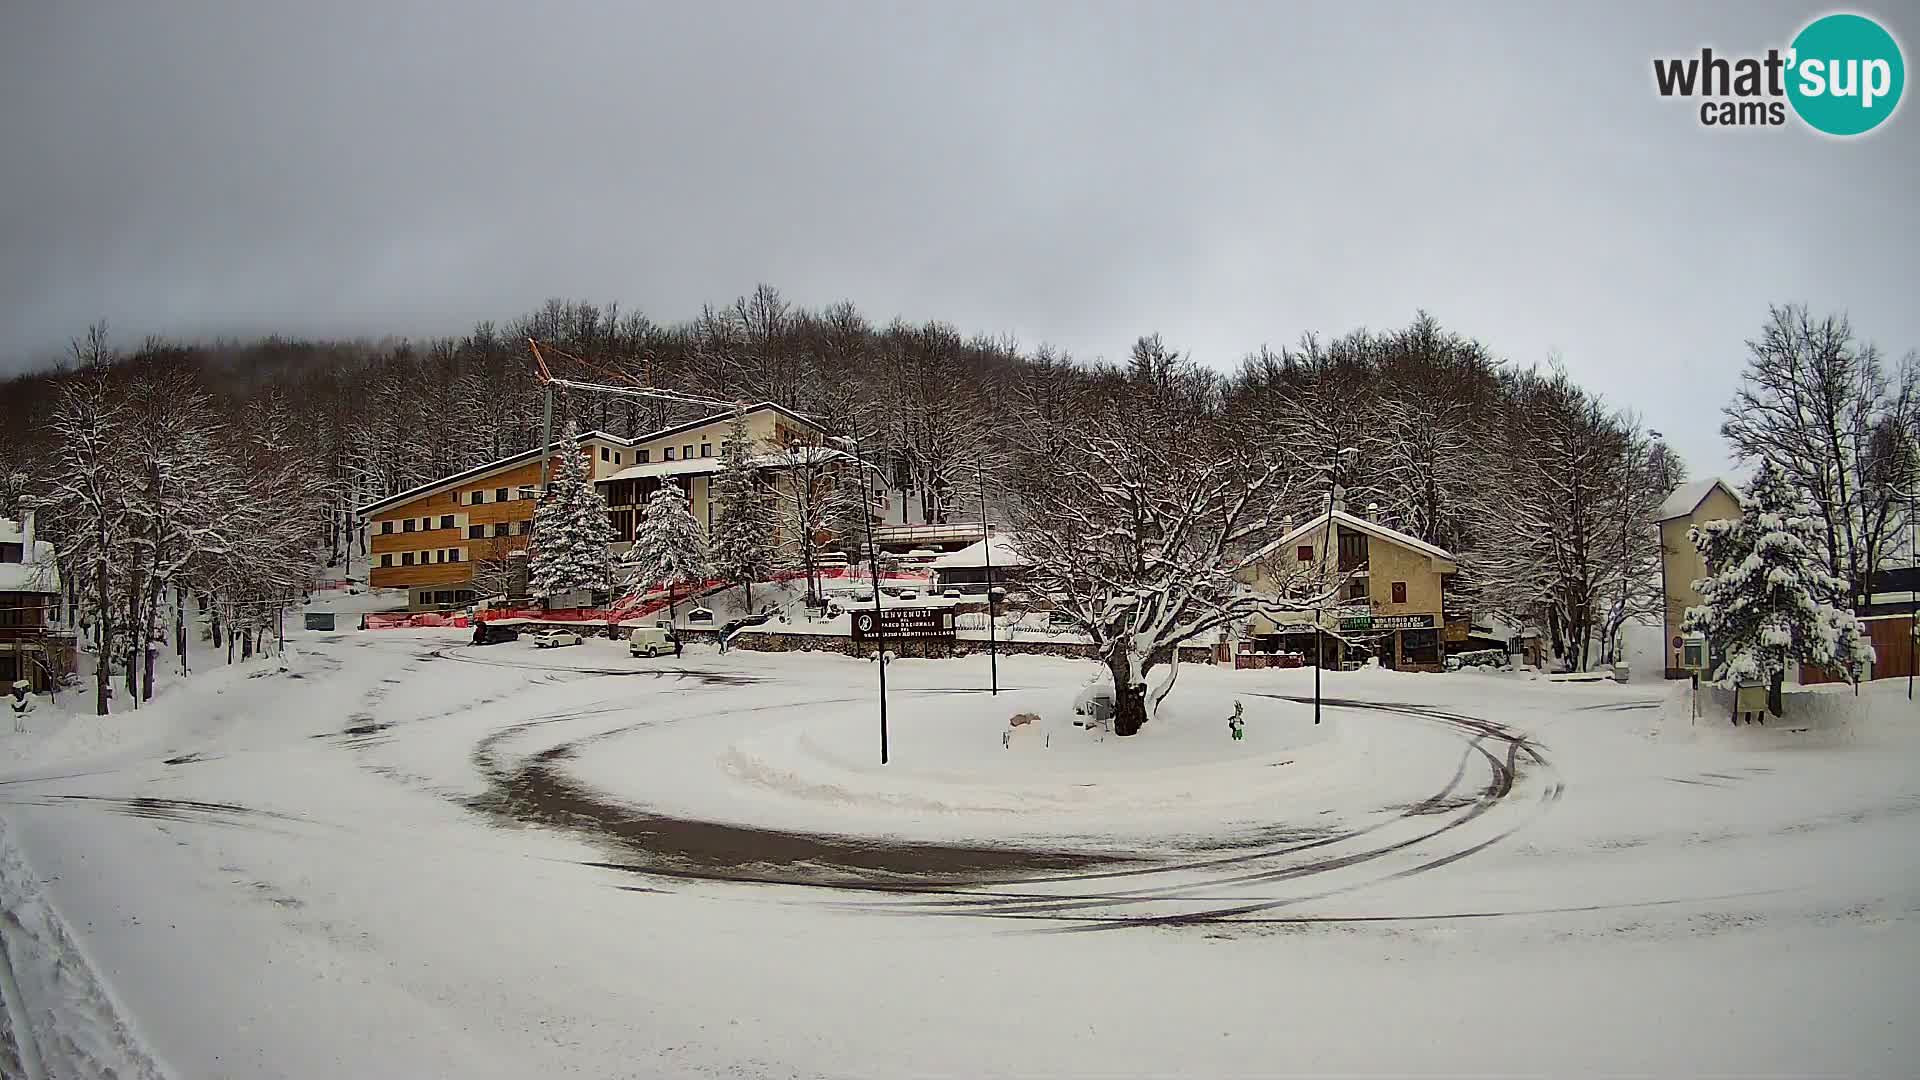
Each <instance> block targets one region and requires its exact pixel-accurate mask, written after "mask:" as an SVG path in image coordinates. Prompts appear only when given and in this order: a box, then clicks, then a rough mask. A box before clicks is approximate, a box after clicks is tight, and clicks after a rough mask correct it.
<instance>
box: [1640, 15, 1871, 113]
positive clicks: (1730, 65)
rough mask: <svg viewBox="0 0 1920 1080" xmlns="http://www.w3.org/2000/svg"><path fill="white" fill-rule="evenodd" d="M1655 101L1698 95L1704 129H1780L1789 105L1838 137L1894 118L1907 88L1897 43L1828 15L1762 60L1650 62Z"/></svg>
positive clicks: (1864, 23)
mask: <svg viewBox="0 0 1920 1080" xmlns="http://www.w3.org/2000/svg"><path fill="white" fill-rule="evenodd" d="M1653 82H1654V86H1655V87H1657V88H1658V89H1659V91H1660V96H1661V97H1681V98H1699V99H1701V100H1700V113H1699V115H1700V123H1701V124H1703V125H1705V126H1707V127H1780V126H1781V125H1784V124H1785V123H1786V122H1787V108H1788V106H1792V108H1793V112H1794V114H1795V115H1797V116H1798V117H1800V120H1801V122H1802V123H1804V124H1806V125H1807V126H1808V127H1810V128H1812V129H1814V130H1815V131H1819V132H1823V133H1825V134H1828V135H1838V136H1842V137H1846V136H1852V135H1864V134H1866V133H1867V132H1869V131H1872V130H1873V129H1874V128H1877V127H1879V126H1880V125H1881V124H1884V123H1886V121H1887V120H1888V118H1890V117H1892V116H1893V112H1894V110H1895V109H1897V108H1899V107H1900V93H1901V91H1902V90H1904V89H1906V84H1907V65H1906V62H1905V60H1904V59H1903V58H1902V57H1901V55H1900V43H1899V42H1897V41H1895V40H1894V38H1893V35H1892V34H1890V33H1888V32H1887V30H1886V28H1885V27H1883V26H1881V25H1880V24H1879V23H1877V22H1874V21H1873V20H1872V19H1869V18H1867V17H1866V16H1864V15H1852V14H1838V15H1826V16H1823V17H1821V18H1818V19H1815V20H1814V21H1812V22H1810V23H1808V24H1807V25H1806V26H1805V27H1803V28H1802V29H1801V31H1800V32H1799V33H1798V34H1796V35H1794V38H1793V43H1792V44H1791V45H1789V46H1787V48H1786V49H1785V50H1781V49H1768V50H1767V54H1766V55H1765V56H1743V57H1727V56H1716V55H1715V54H1714V51H1713V50H1712V49H1711V48H1704V49H1701V50H1700V55H1698V56H1681V57H1662V58H1658V59H1655V60H1654V62H1653Z"/></svg>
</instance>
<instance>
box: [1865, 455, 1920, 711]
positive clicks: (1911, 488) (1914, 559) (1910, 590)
mask: <svg viewBox="0 0 1920 1080" xmlns="http://www.w3.org/2000/svg"><path fill="white" fill-rule="evenodd" d="M1911 471H1912V470H1909V472H1911ZM1915 488H1920V476H1912V475H1909V476H1908V477H1907V700H1908V701H1912V700H1913V661H1914V647H1915V645H1916V641H1915V640H1914V639H1915V635H1916V634H1920V603H1915V602H1914V601H1915V592H1916V591H1917V590H1920V581H1915V580H1913V572H1914V569H1915V568H1916V567H1920V549H1916V548H1915V547H1914V543H1913V542H1914V539H1915V537H1916V533H1915V531H1914V528H1915V526H1914V520H1913V508H1914V495H1915ZM1869 591H1871V588H1869ZM1855 690H1856V692H1858V687H1857V686H1856V687H1855Z"/></svg>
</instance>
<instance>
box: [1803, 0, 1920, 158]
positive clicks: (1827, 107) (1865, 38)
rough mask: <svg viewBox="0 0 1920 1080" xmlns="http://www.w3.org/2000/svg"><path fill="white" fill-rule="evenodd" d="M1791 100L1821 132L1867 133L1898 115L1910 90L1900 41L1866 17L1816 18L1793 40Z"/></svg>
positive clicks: (1804, 116) (1804, 117)
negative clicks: (1901, 94) (1898, 110)
mask: <svg viewBox="0 0 1920 1080" xmlns="http://www.w3.org/2000/svg"><path fill="white" fill-rule="evenodd" d="M1789 56H1790V59H1789V60H1788V65H1789V66H1788V72H1787V100H1788V101H1791V102H1792V103H1793V111H1794V112H1796V113H1799V114H1800V119H1802V120H1804V121H1806V122H1807V125H1808V126H1809V127H1811V128H1813V129H1814V130H1816V131H1824V132H1826V133H1827V134H1828V135H1862V134H1865V133H1866V132H1869V131H1872V130H1873V129H1874V128H1876V127H1879V126H1880V125H1881V124H1882V123H1884V122H1885V121H1886V119H1887V117H1889V116H1892V115H1893V110H1894V109H1896V108H1898V107H1899V105H1900V92H1901V91H1902V90H1904V89H1906V85H1907V65H1906V62H1905V61H1904V60H1903V59H1902V58H1901V56H1900V43H1899V42H1897V41H1895V40H1893V35H1892V34H1889V33H1887V31H1886V29H1885V28H1884V27H1882V26H1881V25H1880V24H1879V23H1877V22H1874V21H1873V20H1872V19H1869V18H1867V17H1866V16H1864V15H1827V16H1824V17H1822V18H1818V19H1815V20H1814V21H1812V22H1810V23H1808V24H1807V26H1806V28H1805V29H1803V30H1801V31H1800V33H1799V35H1798V36H1797V37H1795V38H1794V39H1793V47H1792V52H1791V53H1790V54H1789Z"/></svg>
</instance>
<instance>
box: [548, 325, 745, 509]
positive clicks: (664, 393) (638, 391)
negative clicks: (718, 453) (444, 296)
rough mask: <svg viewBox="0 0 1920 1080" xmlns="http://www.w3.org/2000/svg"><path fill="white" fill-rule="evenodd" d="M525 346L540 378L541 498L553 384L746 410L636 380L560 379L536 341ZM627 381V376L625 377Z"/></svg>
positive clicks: (557, 352)
mask: <svg viewBox="0 0 1920 1080" xmlns="http://www.w3.org/2000/svg"><path fill="white" fill-rule="evenodd" d="M527 348H529V349H531V350H533V362H534V365H535V367H536V369H537V370H536V374H537V377H538V378H539V380H540V386H541V394H542V400H541V406H540V445H541V447H542V453H541V455H540V495H541V497H542V498H544V497H545V496H546V494H547V470H548V468H549V467H550V466H551V465H552V460H553V388H554V387H556V386H559V387H564V388H565V389H568V390H585V391H587V392H589V393H595V394H614V395H616V396H619V397H633V398H645V399H648V400H650V401H664V402H667V403H668V404H672V405H705V406H707V407H709V408H718V409H731V410H733V415H734V416H735V417H736V418H738V417H740V416H742V415H744V414H745V413H746V411H747V403H746V402H744V401H721V400H719V399H717V398H706V397H700V396H699V395H697V394H682V393H680V392H679V391H677V390H662V389H659V388H658V387H653V386H642V385H639V384H635V385H632V386H616V385H614V384H612V383H596V382H587V381H585V380H582V379H563V378H561V377H560V376H558V375H555V374H554V373H553V369H552V368H550V367H548V366H547V358H546V356H545V355H544V354H542V353H541V351H540V343H539V342H537V341H535V340H534V339H532V338H528V339H527ZM547 352H551V353H553V354H555V355H556V356H564V357H566V358H567V359H569V360H571V361H573V362H574V363H576V364H579V365H581V366H583V367H587V368H594V369H597V370H600V371H607V369H605V368H602V367H600V365H598V364H595V363H593V362H591V361H588V360H583V359H581V358H580V357H578V356H575V355H573V354H572V353H569V352H565V351H563V350H561V349H558V348H555V347H554V346H552V345H549V346H547ZM607 374H609V375H616V376H619V373H617V372H610V371H608V372H607ZM619 377H625V376H619ZM629 381H631V380H630V379H629Z"/></svg>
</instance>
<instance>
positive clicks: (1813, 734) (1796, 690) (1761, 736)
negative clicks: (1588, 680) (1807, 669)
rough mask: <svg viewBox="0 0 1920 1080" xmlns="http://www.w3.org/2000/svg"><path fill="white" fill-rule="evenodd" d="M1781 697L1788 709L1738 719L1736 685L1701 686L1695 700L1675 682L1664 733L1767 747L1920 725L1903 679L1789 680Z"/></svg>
mask: <svg viewBox="0 0 1920 1080" xmlns="http://www.w3.org/2000/svg"><path fill="white" fill-rule="evenodd" d="M1781 697H1782V700H1781V705H1782V712H1783V715H1781V716H1774V715H1772V714H1771V713H1769V714H1767V715H1766V717H1765V720H1764V721H1763V722H1762V723H1758V724H1749V723H1741V724H1735V723H1734V722H1733V719H1732V714H1733V691H1731V690H1723V689H1720V688H1719V687H1714V686H1702V687H1701V688H1700V689H1699V691H1698V696H1697V700H1696V695H1695V691H1694V689H1693V686H1692V685H1691V684H1690V683H1687V682H1684V681H1681V682H1676V683H1674V684H1673V685H1672V686H1671V687H1670V688H1669V689H1668V691H1667V694H1666V697H1665V698H1664V699H1663V700H1662V702H1661V707H1660V713H1659V734H1660V735H1661V737H1662V738H1664V739H1668V740H1674V741H1683V742H1685V741H1693V742H1711V743H1728V744H1734V745H1740V746H1746V747H1751V748H1754V749H1764V748H1766V747H1770V746H1781V747H1787V746H1810V745H1833V744H1838V743H1848V742H1852V741H1855V740H1858V739H1862V738H1871V739H1878V738H1889V737H1890V738H1899V737H1902V736H1907V735H1912V734H1914V733H1915V732H1916V730H1920V727H1917V726H1916V720H1920V703H1915V702H1910V701H1908V700H1907V698H1906V683H1905V682H1904V681H1900V680H1892V679H1889V680H1883V681H1880V682H1870V683H1863V684H1862V685H1861V686H1860V688H1859V690H1858V692H1856V691H1855V689H1854V687H1852V686H1850V685H1847V684H1845V683H1834V684H1829V685H1820V686H1800V685H1797V684H1792V683H1789V684H1788V685H1787V686H1786V687H1785V688H1784V690H1783V693H1782V695H1781ZM1696 712H1697V714H1698V715H1695V713H1696Z"/></svg>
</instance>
